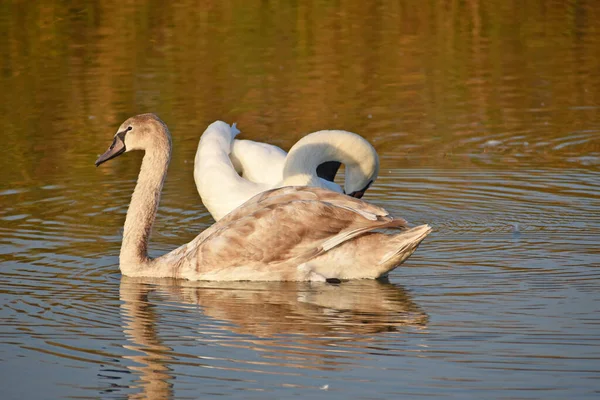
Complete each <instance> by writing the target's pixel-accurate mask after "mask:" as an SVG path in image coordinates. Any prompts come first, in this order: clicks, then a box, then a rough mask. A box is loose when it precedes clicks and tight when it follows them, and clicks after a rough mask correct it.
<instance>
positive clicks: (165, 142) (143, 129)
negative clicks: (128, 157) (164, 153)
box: [96, 114, 171, 166]
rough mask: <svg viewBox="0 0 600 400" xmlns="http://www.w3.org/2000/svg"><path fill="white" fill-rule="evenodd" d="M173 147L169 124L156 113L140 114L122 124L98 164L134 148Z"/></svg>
mask: <svg viewBox="0 0 600 400" xmlns="http://www.w3.org/2000/svg"><path fill="white" fill-rule="evenodd" d="M165 147H168V148H169V149H170V148H171V134H170V133H169V129H168V128H167V125H166V124H165V123H164V122H163V121H162V120H161V119H160V118H158V116H157V115H155V114H140V115H136V116H135V117H131V118H129V119H127V120H126V121H125V122H123V123H122V124H121V126H120V127H119V129H117V133H116V134H115V136H114V139H113V142H112V144H111V145H110V147H109V148H108V150H106V152H104V154H102V155H101V156H100V157H98V159H97V160H96V166H99V165H100V164H102V163H104V162H106V161H108V160H111V159H113V158H115V157H117V156H119V155H121V154H123V153H125V152H128V151H132V150H147V149H154V148H165Z"/></svg>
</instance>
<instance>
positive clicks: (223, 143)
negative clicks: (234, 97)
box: [194, 121, 270, 220]
mask: <svg viewBox="0 0 600 400" xmlns="http://www.w3.org/2000/svg"><path fill="white" fill-rule="evenodd" d="M237 133H239V131H238V130H237V128H235V125H234V126H229V125H228V124H226V123H225V122H222V121H216V122H213V123H212V124H210V125H209V126H208V128H206V130H205V131H204V133H203V134H202V136H201V137H200V143H199V144H198V150H197V151H196V158H195V160H194V181H195V182H196V188H197V189H198V193H199V194H200V197H201V198H202V202H203V203H204V206H205V207H206V208H207V209H208V211H209V212H210V213H211V215H212V216H213V218H214V219H215V220H219V219H220V218H222V217H223V216H225V215H226V214H227V213H228V212H229V211H231V210H234V209H235V208H237V207H238V206H240V205H242V204H243V203H244V202H246V200H248V199H249V198H251V197H252V196H254V195H256V194H258V193H260V192H262V191H264V190H267V189H269V188H270V187H269V186H268V185H261V184H257V183H254V182H250V181H248V180H246V179H244V178H242V177H240V176H239V175H238V173H237V172H236V171H235V169H234V167H233V165H232V163H231V160H230V159H229V153H230V149H231V143H232V141H233V140H234V139H233V138H234V137H235V135H237Z"/></svg>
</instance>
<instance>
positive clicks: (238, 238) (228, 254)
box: [196, 188, 405, 272]
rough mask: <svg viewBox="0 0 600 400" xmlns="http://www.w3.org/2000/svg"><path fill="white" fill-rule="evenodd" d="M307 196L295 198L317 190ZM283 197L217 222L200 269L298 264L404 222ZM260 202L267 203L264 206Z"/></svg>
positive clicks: (200, 250)
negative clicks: (358, 237)
mask: <svg viewBox="0 0 600 400" xmlns="http://www.w3.org/2000/svg"><path fill="white" fill-rule="evenodd" d="M313 189H314V188H313ZM288 194H290V193H283V194H282V196H283V198H286V199H287V197H286V196H287V195H288ZM334 194H335V193H334ZM303 195H306V196H303ZM303 195H301V196H292V198H296V199H297V197H307V196H308V197H313V195H314V192H313V191H312V190H311V191H307V192H306V193H303ZM259 196H260V195H259ZM337 196H342V195H337ZM274 197H275V196H266V199H269V198H271V200H276V199H275V198H274ZM263 200H264V199H263ZM281 200H282V197H280V198H279V200H278V201H277V202H269V201H266V202H265V201H260V199H259V201H257V202H256V203H252V204H250V205H249V204H248V203H246V204H245V205H244V206H242V207H240V208H239V209H238V210H239V211H243V209H246V212H247V211H248V209H252V210H253V212H251V213H245V215H241V214H244V213H239V214H238V215H231V216H228V217H229V218H227V217H226V218H224V219H222V220H221V221H219V223H218V224H215V229H214V230H213V231H212V232H211V233H210V234H209V235H207V236H205V238H204V240H203V241H202V245H201V246H199V247H197V248H196V249H197V251H198V253H197V260H198V267H199V269H202V268H203V266H205V267H214V266H217V265H218V266H219V268H228V267H233V266H239V265H246V266H252V265H255V266H256V267H264V266H266V265H269V264H271V265H272V264H281V263H291V264H296V265H298V264H301V263H303V262H306V261H308V260H310V259H311V258H313V257H315V256H317V255H318V254H320V253H321V252H323V251H326V250H328V249H329V248H331V247H334V246H335V245H337V244H339V243H342V242H344V241H346V240H349V239H351V238H353V237H355V236H357V235H360V234H363V233H364V232H368V231H371V230H374V229H378V228H386V227H392V226H393V227H399V226H404V224H405V223H404V221H403V220H393V219H392V218H391V217H389V216H384V217H378V218H377V219H376V220H375V221H373V220H371V219H368V218H365V217H364V216H363V215H362V214H361V213H357V212H355V211H353V210H352V209H351V208H349V207H340V206H338V205H336V204H333V203H330V202H323V201H315V200H292V201H287V202H281ZM334 200H335V199H334ZM258 203H260V204H261V205H264V204H267V205H266V206H263V207H260V206H258ZM361 203H362V202H361ZM233 217H236V218H233ZM226 219H227V220H226ZM336 241H337V242H338V243H336ZM198 272H202V271H198Z"/></svg>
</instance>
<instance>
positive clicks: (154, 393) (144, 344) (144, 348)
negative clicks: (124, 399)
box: [120, 281, 173, 399]
mask: <svg viewBox="0 0 600 400" xmlns="http://www.w3.org/2000/svg"><path fill="white" fill-rule="evenodd" d="M123 282H124V281H121V290H120V298H121V301H122V304H121V318H122V320H123V322H122V324H123V331H124V333H125V336H126V337H127V339H128V340H129V341H130V342H131V343H133V344H132V345H129V346H124V347H125V348H126V349H128V350H133V351H135V352H141V353H143V355H135V356H124V358H127V359H129V360H132V361H134V362H135V363H136V364H140V365H141V366H130V367H129V369H130V370H132V371H133V372H134V373H136V374H139V376H140V383H139V385H138V386H139V388H140V389H141V391H140V392H139V393H136V394H133V395H131V396H129V398H131V399H170V398H173V384H172V383H171V381H172V380H173V375H171V374H170V371H171V369H170V368H169V367H168V366H167V364H168V362H169V360H172V357H170V356H168V355H167V353H168V352H169V351H171V350H172V349H171V348H170V347H167V346H164V345H163V344H162V343H161V340H160V339H159V338H158V335H157V334H156V314H155V312H154V309H153V307H152V305H151V304H150V303H149V302H148V292H149V291H150V288H148V287H143V286H142V285H136V287H135V288H134V287H131V286H128V285H127V284H125V285H123Z"/></svg>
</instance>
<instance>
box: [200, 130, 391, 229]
mask: <svg viewBox="0 0 600 400" xmlns="http://www.w3.org/2000/svg"><path fill="white" fill-rule="evenodd" d="M239 132H240V131H239V130H238V129H237V128H236V127H235V124H234V125H232V126H230V125H229V124H227V123H225V122H222V121H216V122H214V123H212V124H210V125H209V126H208V128H207V129H206V131H204V133H203V134H202V136H201V138H200V142H199V144H198V150H197V152H196V158H195V161H194V180H195V181H196V187H197V189H198V193H199V194H200V197H201V198H202V202H203V203H204V205H205V206H206V208H207V209H208V211H209V212H210V213H211V215H212V216H213V218H214V219H215V220H216V221H218V220H219V219H221V218H223V217H224V216H225V215H227V213H229V212H230V211H231V210H233V209H235V208H236V207H238V206H240V205H241V204H243V203H244V202H245V201H247V200H249V199H250V198H251V197H253V196H255V195H257V194H259V193H261V192H264V191H265V190H268V189H272V188H277V187H282V186H314V187H322V188H326V189H329V190H333V191H335V192H339V193H344V190H343V189H342V188H341V187H340V186H339V185H337V184H336V183H334V182H333V177H334V176H335V174H336V172H337V169H338V168H339V166H340V164H341V163H343V164H345V165H346V172H345V176H346V183H345V188H346V191H345V192H346V193H348V194H349V195H351V196H353V197H357V198H360V197H362V195H363V194H364V192H365V191H366V190H367V189H368V188H369V186H370V185H371V184H372V183H373V181H374V180H375V179H376V178H377V174H378V173H379V157H378V156H377V152H376V151H375V149H374V148H373V146H371V144H369V142H368V141H366V140H365V139H364V138H362V137H361V136H359V135H357V134H355V133H352V132H347V131H336V130H333V131H318V132H314V133H311V134H309V135H307V136H305V137H303V138H302V139H300V140H299V141H298V142H297V143H296V144H295V145H294V146H293V147H292V148H291V149H290V152H289V154H288V153H286V152H285V151H283V150H282V149H280V148H279V147H277V146H272V145H269V144H265V143H259V142H254V141H251V140H236V139H235V136H236V135H237V134H238V133H239ZM319 173H320V174H321V175H322V176H325V177H327V179H322V178H321V177H319ZM240 174H241V175H243V176H240Z"/></svg>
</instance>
